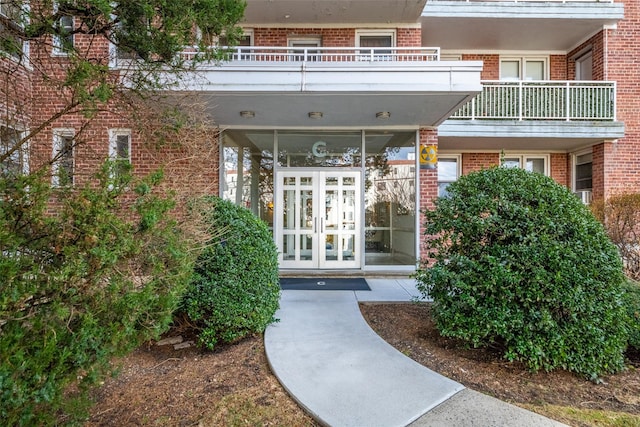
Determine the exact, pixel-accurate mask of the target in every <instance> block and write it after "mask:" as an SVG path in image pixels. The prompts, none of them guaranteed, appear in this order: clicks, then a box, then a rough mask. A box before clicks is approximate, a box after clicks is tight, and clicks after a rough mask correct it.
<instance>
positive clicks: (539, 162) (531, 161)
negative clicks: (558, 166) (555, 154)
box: [502, 154, 549, 175]
mask: <svg viewBox="0 0 640 427" xmlns="http://www.w3.org/2000/svg"><path fill="white" fill-rule="evenodd" d="M547 164H548V161H547V156H536V155H514V154H509V155H506V156H505V157H504V158H503V159H502V166H503V167H506V168H522V169H524V170H526V171H528V172H537V173H541V174H543V175H548V174H549V173H548V171H547Z"/></svg>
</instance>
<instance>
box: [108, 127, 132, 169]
mask: <svg viewBox="0 0 640 427" xmlns="http://www.w3.org/2000/svg"><path fill="white" fill-rule="evenodd" d="M121 135H126V136H128V137H129V150H128V155H129V157H128V159H126V160H128V161H129V162H131V129H120V128H118V129H109V158H110V159H111V160H125V159H123V158H119V157H117V156H118V139H117V138H118V136H121Z"/></svg>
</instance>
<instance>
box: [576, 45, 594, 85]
mask: <svg viewBox="0 0 640 427" xmlns="http://www.w3.org/2000/svg"><path fill="white" fill-rule="evenodd" d="M576 80H593V52H591V51H588V52H586V53H585V54H583V55H581V56H580V57H578V58H576Z"/></svg>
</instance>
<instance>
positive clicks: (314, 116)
mask: <svg viewBox="0 0 640 427" xmlns="http://www.w3.org/2000/svg"><path fill="white" fill-rule="evenodd" d="M322 116H323V114H322V111H311V112H309V118H311V119H321V118H322Z"/></svg>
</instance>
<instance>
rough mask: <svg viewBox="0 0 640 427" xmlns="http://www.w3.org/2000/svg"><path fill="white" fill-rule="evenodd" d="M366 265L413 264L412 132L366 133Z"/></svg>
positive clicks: (413, 147)
mask: <svg viewBox="0 0 640 427" xmlns="http://www.w3.org/2000/svg"><path fill="white" fill-rule="evenodd" d="M366 150H367V151H366V157H365V159H366V160H365V207H364V215H365V217H364V221H365V224H364V230H365V233H364V235H365V242H364V244H365V264H366V265H415V262H416V157H415V155H416V154H415V153H416V141H415V132H388V131H384V132H380V133H374V132H367V134H366Z"/></svg>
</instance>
